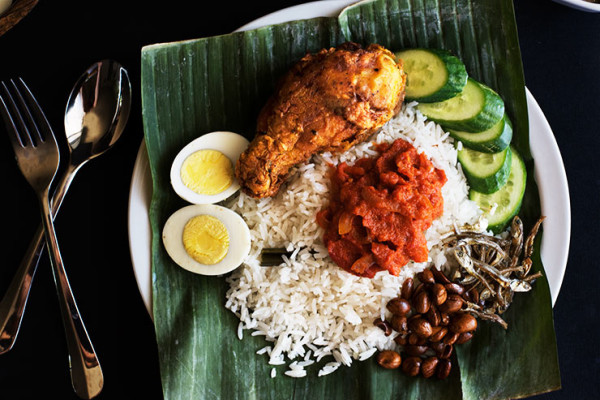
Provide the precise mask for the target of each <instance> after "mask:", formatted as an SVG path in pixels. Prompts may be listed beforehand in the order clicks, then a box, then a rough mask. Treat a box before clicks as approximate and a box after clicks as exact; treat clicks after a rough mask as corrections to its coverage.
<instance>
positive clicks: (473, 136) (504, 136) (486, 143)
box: [448, 114, 513, 153]
mask: <svg viewBox="0 0 600 400" xmlns="http://www.w3.org/2000/svg"><path fill="white" fill-rule="evenodd" d="M448 133H450V136H452V137H453V138H454V139H456V140H460V141H461V142H462V144H463V146H465V147H468V148H470V149H473V150H477V151H481V152H484V153H498V152H500V151H503V150H504V149H506V148H507V147H508V146H509V145H510V142H511V140H512V136H513V129H512V123H511V122H510V119H509V118H508V115H506V114H504V117H502V119H501V120H500V121H498V123H496V125H494V126H492V127H491V128H490V129H487V130H485V131H482V132H475V133H471V132H463V131H455V130H452V129H449V130H448Z"/></svg>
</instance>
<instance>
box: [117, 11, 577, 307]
mask: <svg viewBox="0 0 600 400" xmlns="http://www.w3.org/2000/svg"><path fill="white" fill-rule="evenodd" d="M355 2H356V1H355V0H321V1H313V2H308V3H303V4H298V5H295V6H291V7H287V8H283V9H281V10H278V11H275V12H272V13H270V14H266V15H264V16H262V17H260V18H258V19H256V20H254V21H251V22H249V23H247V24H245V25H243V26H242V27H240V28H239V29H238V31H241V30H248V29H254V28H256V27H260V26H263V25H267V24H273V23H282V22H286V21H289V20H292V19H305V18H314V17H318V16H327V15H330V14H331V13H333V12H334V11H335V12H338V13H339V12H340V11H341V10H342V9H343V8H345V7H346V6H348V5H350V4H353V3H355ZM325 13H327V14H325ZM525 91H526V97H527V108H528V115H529V135H530V142H531V143H537V144H536V146H533V145H531V152H532V156H533V158H534V160H540V159H542V160H549V161H551V162H550V163H548V165H549V166H552V168H536V169H535V180H536V183H537V185H538V190H539V193H540V202H541V208H542V212H543V211H544V210H545V209H547V207H553V209H554V210H556V209H559V210H560V214H559V213H558V212H556V211H553V213H552V216H553V217H555V216H557V217H558V218H557V219H550V220H549V219H548V218H547V219H546V220H545V221H544V222H543V229H544V232H546V233H545V234H544V235H543V236H542V245H541V249H540V252H541V257H542V262H543V264H544V267H545V269H546V272H548V265H552V266H555V267H553V268H552V269H551V271H552V272H553V273H552V274H550V275H551V276H553V277H554V279H552V280H550V279H548V284H549V286H550V294H551V297H552V305H553V307H554V305H555V304H556V300H557V298H558V295H559V293H560V288H561V286H562V281H563V278H564V274H565V272H566V266H567V259H568V253H569V247H570V236H571V218H570V215H571V214H570V213H571V207H570V198H569V188H568V181H567V176H566V171H565V168H564V163H563V160H562V156H561V154H560V149H559V147H558V144H557V142H556V139H555V137H554V134H553V132H552V129H551V127H550V124H549V123H548V121H547V119H546V117H545V115H544V113H543V111H542V109H541V108H540V106H539V104H538V103H537V101H536V100H535V98H534V97H533V95H532V94H531V92H530V91H529V89H528V88H527V87H525ZM532 121H534V123H535V124H536V125H535V126H534V127H532V126H531V124H532ZM534 128H535V129H534ZM533 132H541V133H539V134H538V133H535V134H532V133H533ZM542 139H543V140H542ZM538 140H539V141H538ZM542 148H543V149H544V152H541V150H542ZM540 154H544V157H543V158H536V155H538V156H539V155H540ZM539 165H540V164H538V163H537V162H536V166H539ZM543 165H544V166H546V164H543ZM541 171H543V172H541ZM545 176H551V177H553V179H550V180H548V179H546V180H544V179H543V177H545ZM145 182H149V186H150V187H149V188H148V187H144V183H145ZM557 188H558V189H559V190H556V189H557ZM151 192H152V179H151V177H150V168H149V161H148V156H147V152H146V144H145V140H142V143H141V145H140V147H139V149H138V153H137V156H136V160H135V164H134V167H133V173H132V177H131V181H130V190H129V199H128V211H127V218H128V238H129V246H130V257H131V262H132V266H133V269H134V275H135V279H136V282H137V286H138V290H139V292H140V295H141V297H142V300H143V302H144V304H145V306H146V309H147V311H148V313H149V314H150V317H151V318H152V314H153V313H152V282H153V280H154V277H153V276H152V266H151V260H152V234H151V231H152V229H151V225H150V221H149V215H148V211H149V210H150V202H151ZM144 196H145V197H144ZM557 205H558V206H559V207H558V208H554V207H557ZM140 207H142V208H141V209H140ZM551 209H552V208H551ZM144 210H147V211H144ZM555 213H556V215H555ZM544 214H546V213H544ZM140 223H147V226H146V225H144V227H143V228H144V229H142V227H141V226H140ZM548 226H551V227H553V226H557V227H561V229H555V230H554V231H553V233H552V234H551V235H548V232H550V230H549V229H547V227H548ZM554 232H557V233H554ZM548 236H550V239H548ZM561 241H562V242H563V243H566V245H564V246H560V245H559V244H560V242H561ZM143 242H147V243H149V246H148V248H145V249H141V248H140V247H139V246H141V245H140V243H143ZM549 242H550V243H549ZM549 260H552V262H551V263H548V261H549ZM554 271H556V273H557V275H554Z"/></svg>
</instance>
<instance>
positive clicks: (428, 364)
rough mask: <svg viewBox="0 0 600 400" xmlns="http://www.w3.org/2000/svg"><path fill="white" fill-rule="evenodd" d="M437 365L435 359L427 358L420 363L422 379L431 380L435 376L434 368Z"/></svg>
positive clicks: (437, 361)
mask: <svg viewBox="0 0 600 400" xmlns="http://www.w3.org/2000/svg"><path fill="white" fill-rule="evenodd" d="M438 363H439V360H438V358H437V357H428V358H426V359H425V360H423V361H422V362H421V375H423V377H424V378H431V377H432V376H433V375H434V374H435V370H436V367H437V365H438Z"/></svg>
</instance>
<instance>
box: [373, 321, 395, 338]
mask: <svg viewBox="0 0 600 400" xmlns="http://www.w3.org/2000/svg"><path fill="white" fill-rule="evenodd" d="M373 325H375V326H376V327H378V328H379V329H381V330H382V331H383V332H384V334H385V336H390V335H391V334H392V326H391V325H390V323H389V322H388V321H383V320H382V319H381V318H377V319H376V320H375V321H374V322H373Z"/></svg>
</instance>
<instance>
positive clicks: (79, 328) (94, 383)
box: [40, 192, 104, 399]
mask: <svg viewBox="0 0 600 400" xmlns="http://www.w3.org/2000/svg"><path fill="white" fill-rule="evenodd" d="M40 200H41V201H40V203H41V209H42V221H43V223H44V233H45V237H46V245H47V247H48V252H49V254H50V263H51V264H52V272H53V275H54V281H55V284H56V289H57V292H58V298H59V305H60V310H61V316H62V319H63V325H64V328H65V333H66V338H67V347H68V350H69V359H70V363H69V364H70V369H71V382H72V384H73V389H74V390H75V393H77V395H78V396H79V397H81V398H84V399H91V398H93V397H95V396H96V395H98V393H100V391H101V390H102V387H103V385H104V377H103V374H102V369H101V368H100V362H99V361H98V358H97V357H96V353H95V351H94V347H93V346H92V342H91V341H90V338H89V336H88V333H87V330H86V329H85V325H84V324H83V320H82V318H81V315H80V314H79V310H78V308H77V304H76V302H75V297H74V296H73V292H72V290H71V286H70V285H69V280H68V278H67V274H66V271H65V268H64V265H63V261H62V257H61V255H60V249H59V247H58V240H57V238H56V232H55V231H54V223H53V221H52V215H51V211H50V204H49V201H48V193H47V192H46V195H45V196H42V197H41V199H40Z"/></svg>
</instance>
